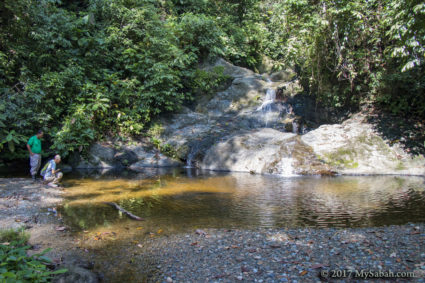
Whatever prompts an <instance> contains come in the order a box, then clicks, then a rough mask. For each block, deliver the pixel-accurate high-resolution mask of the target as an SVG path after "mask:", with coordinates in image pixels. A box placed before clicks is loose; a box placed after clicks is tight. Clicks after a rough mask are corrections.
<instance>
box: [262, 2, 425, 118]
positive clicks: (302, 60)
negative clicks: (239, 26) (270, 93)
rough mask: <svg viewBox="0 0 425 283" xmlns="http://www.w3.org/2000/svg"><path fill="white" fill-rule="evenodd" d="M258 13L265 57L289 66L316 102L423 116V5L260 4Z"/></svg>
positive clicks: (353, 3) (424, 28)
mask: <svg viewBox="0 0 425 283" xmlns="http://www.w3.org/2000/svg"><path fill="white" fill-rule="evenodd" d="M262 9H263V17H264V22H265V25H266V28H267V41H268V42H269V44H268V46H267V49H266V54H267V55H268V56H270V57H271V58H273V59H274V60H276V61H277V62H280V65H281V66H285V65H292V66H295V67H296V68H297V69H298V70H299V75H300V79H301V81H302V82H303V84H304V88H305V89H307V90H308V91H309V92H310V93H312V94H315V95H316V96H317V97H318V99H319V100H320V101H322V102H324V103H325V104H327V105H330V106H334V107H357V106H359V105H360V104H361V103H364V102H379V103H381V104H382V105H383V106H384V107H387V108H388V109H389V110H391V111H393V112H395V113H398V114H402V113H405V112H408V113H409V115H410V114H412V113H415V114H416V115H419V116H422V117H424V116H425V100H424V99H423V93H424V88H425V84H424V82H425V81H424V68H423V61H424V54H425V52H424V51H425V49H424V48H425V47H424V43H425V42H424V41H425V5H424V3H423V1H417V0H409V1H401V0H391V1H382V0H373V1H366V0H350V1H348V0H344V1H316V2H315V3H311V1H293V0H285V1H281V2H279V3H277V2H275V1H264V3H263V5H262Z"/></svg>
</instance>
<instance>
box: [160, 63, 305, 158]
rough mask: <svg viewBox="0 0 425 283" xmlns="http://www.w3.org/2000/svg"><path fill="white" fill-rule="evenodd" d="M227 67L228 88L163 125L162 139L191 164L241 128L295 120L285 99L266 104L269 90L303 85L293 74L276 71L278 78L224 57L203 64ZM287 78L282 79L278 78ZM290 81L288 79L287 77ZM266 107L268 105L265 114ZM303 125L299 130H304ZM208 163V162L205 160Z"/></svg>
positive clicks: (275, 125) (285, 124) (208, 67)
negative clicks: (229, 79) (238, 65)
mask: <svg viewBox="0 0 425 283" xmlns="http://www.w3.org/2000/svg"><path fill="white" fill-rule="evenodd" d="M217 66H221V67H223V68H224V74H225V75H227V76H229V77H231V79H232V82H231V84H230V86H228V88H226V89H225V90H223V91H220V92H218V93H217V94H216V95H215V96H214V97H213V98H212V99H209V100H205V99H202V98H201V99H200V101H198V103H197V104H196V105H194V107H192V108H191V109H189V108H185V109H184V111H182V112H181V113H179V114H175V115H173V116H172V117H171V118H166V119H165V118H164V119H162V120H161V124H162V125H163V126H164V131H163V133H162V135H161V137H160V139H161V140H162V141H163V142H164V144H169V145H170V146H172V147H173V148H174V149H175V150H176V152H177V156H178V157H179V158H180V159H181V160H186V162H187V163H188V165H193V166H199V164H200V163H201V162H202V160H203V157H204V155H205V153H206V152H207V151H208V150H209V148H210V147H211V146H212V145H213V144H215V143H217V142H219V141H222V140H223V139H225V138H226V137H227V136H232V135H234V134H235V133H239V132H241V131H251V130H253V129H259V128H264V127H266V126H267V127H273V128H275V129H281V130H284V129H285V127H288V124H290V125H291V127H292V124H293V123H296V122H294V120H295V115H294V114H293V113H290V112H291V108H290V106H289V104H288V103H286V102H284V101H283V100H282V99H280V100H276V101H273V103H269V104H267V103H266V93H267V92H268V91H269V90H270V89H272V90H274V91H275V90H277V89H282V90H288V93H287V95H288V98H289V99H290V95H289V92H291V93H292V92H293V93H295V92H297V91H299V90H300V89H301V88H300V86H299V84H298V82H297V81H296V80H294V77H293V76H291V75H290V74H289V71H288V72H283V73H285V74H286V75H283V74H281V75H280V76H279V75H278V74H275V76H274V77H275V78H276V80H275V81H272V80H271V79H270V77H269V76H268V75H259V74H256V73H254V72H252V71H250V70H248V69H245V68H241V67H237V66H234V65H232V64H230V63H228V62H226V61H224V60H222V59H219V60H217V61H216V62H215V63H214V64H211V65H205V66H202V68H203V69H204V70H207V71H208V70H211V69H213V68H214V67H217ZM282 77H283V78H284V80H279V78H282ZM289 77H290V78H291V80H287V79H288V78H289ZM263 105H265V107H269V109H268V110H269V111H267V115H265V112H266V111H265V108H263ZM301 129H302V127H301V126H300V127H298V128H297V129H296V131H297V130H299V131H301ZM203 164H205V163H203Z"/></svg>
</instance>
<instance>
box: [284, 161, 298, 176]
mask: <svg viewBox="0 0 425 283" xmlns="http://www.w3.org/2000/svg"><path fill="white" fill-rule="evenodd" d="M292 162H293V159H292V157H283V158H282V160H281V163H282V172H281V173H280V175H281V176H283V177H294V176H297V174H295V173H294V167H293V166H292Z"/></svg>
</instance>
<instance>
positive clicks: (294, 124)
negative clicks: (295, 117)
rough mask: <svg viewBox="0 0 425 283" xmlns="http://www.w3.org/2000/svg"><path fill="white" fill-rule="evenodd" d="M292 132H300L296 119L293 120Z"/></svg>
mask: <svg viewBox="0 0 425 283" xmlns="http://www.w3.org/2000/svg"><path fill="white" fill-rule="evenodd" d="M292 132H293V133H294V134H298V123H297V122H296V121H292Z"/></svg>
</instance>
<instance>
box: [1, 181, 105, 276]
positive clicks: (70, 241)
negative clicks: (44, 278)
mask: <svg viewBox="0 0 425 283" xmlns="http://www.w3.org/2000/svg"><path fill="white" fill-rule="evenodd" d="M63 194H64V191H63V189H61V188H52V187H48V186H46V185H44V184H42V182H33V181H32V180H31V179H29V178H0V227H1V229H24V230H25V231H26V232H28V233H29V234H30V239H29V241H28V243H29V244H30V245H31V249H30V250H29V252H30V253H31V254H33V253H39V252H41V251H43V250H44V249H47V248H50V249H51V251H50V252H48V253H47V256H48V257H49V258H50V259H52V266H51V267H52V268H67V269H68V271H69V272H68V273H66V274H63V275H60V276H58V277H56V278H55V280H54V281H55V282H98V278H97V275H96V274H95V273H93V272H92V271H90V270H89V269H90V268H91V264H90V263H89V262H88V261H87V260H86V258H85V256H84V252H83V251H81V250H80V249H78V248H77V247H76V245H75V242H74V238H73V237H72V236H71V233H70V231H69V229H68V227H66V226H64V225H63V223H62V219H61V216H60V215H58V213H57V211H56V207H57V206H58V205H59V204H60V203H61V202H62V201H63Z"/></svg>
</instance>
